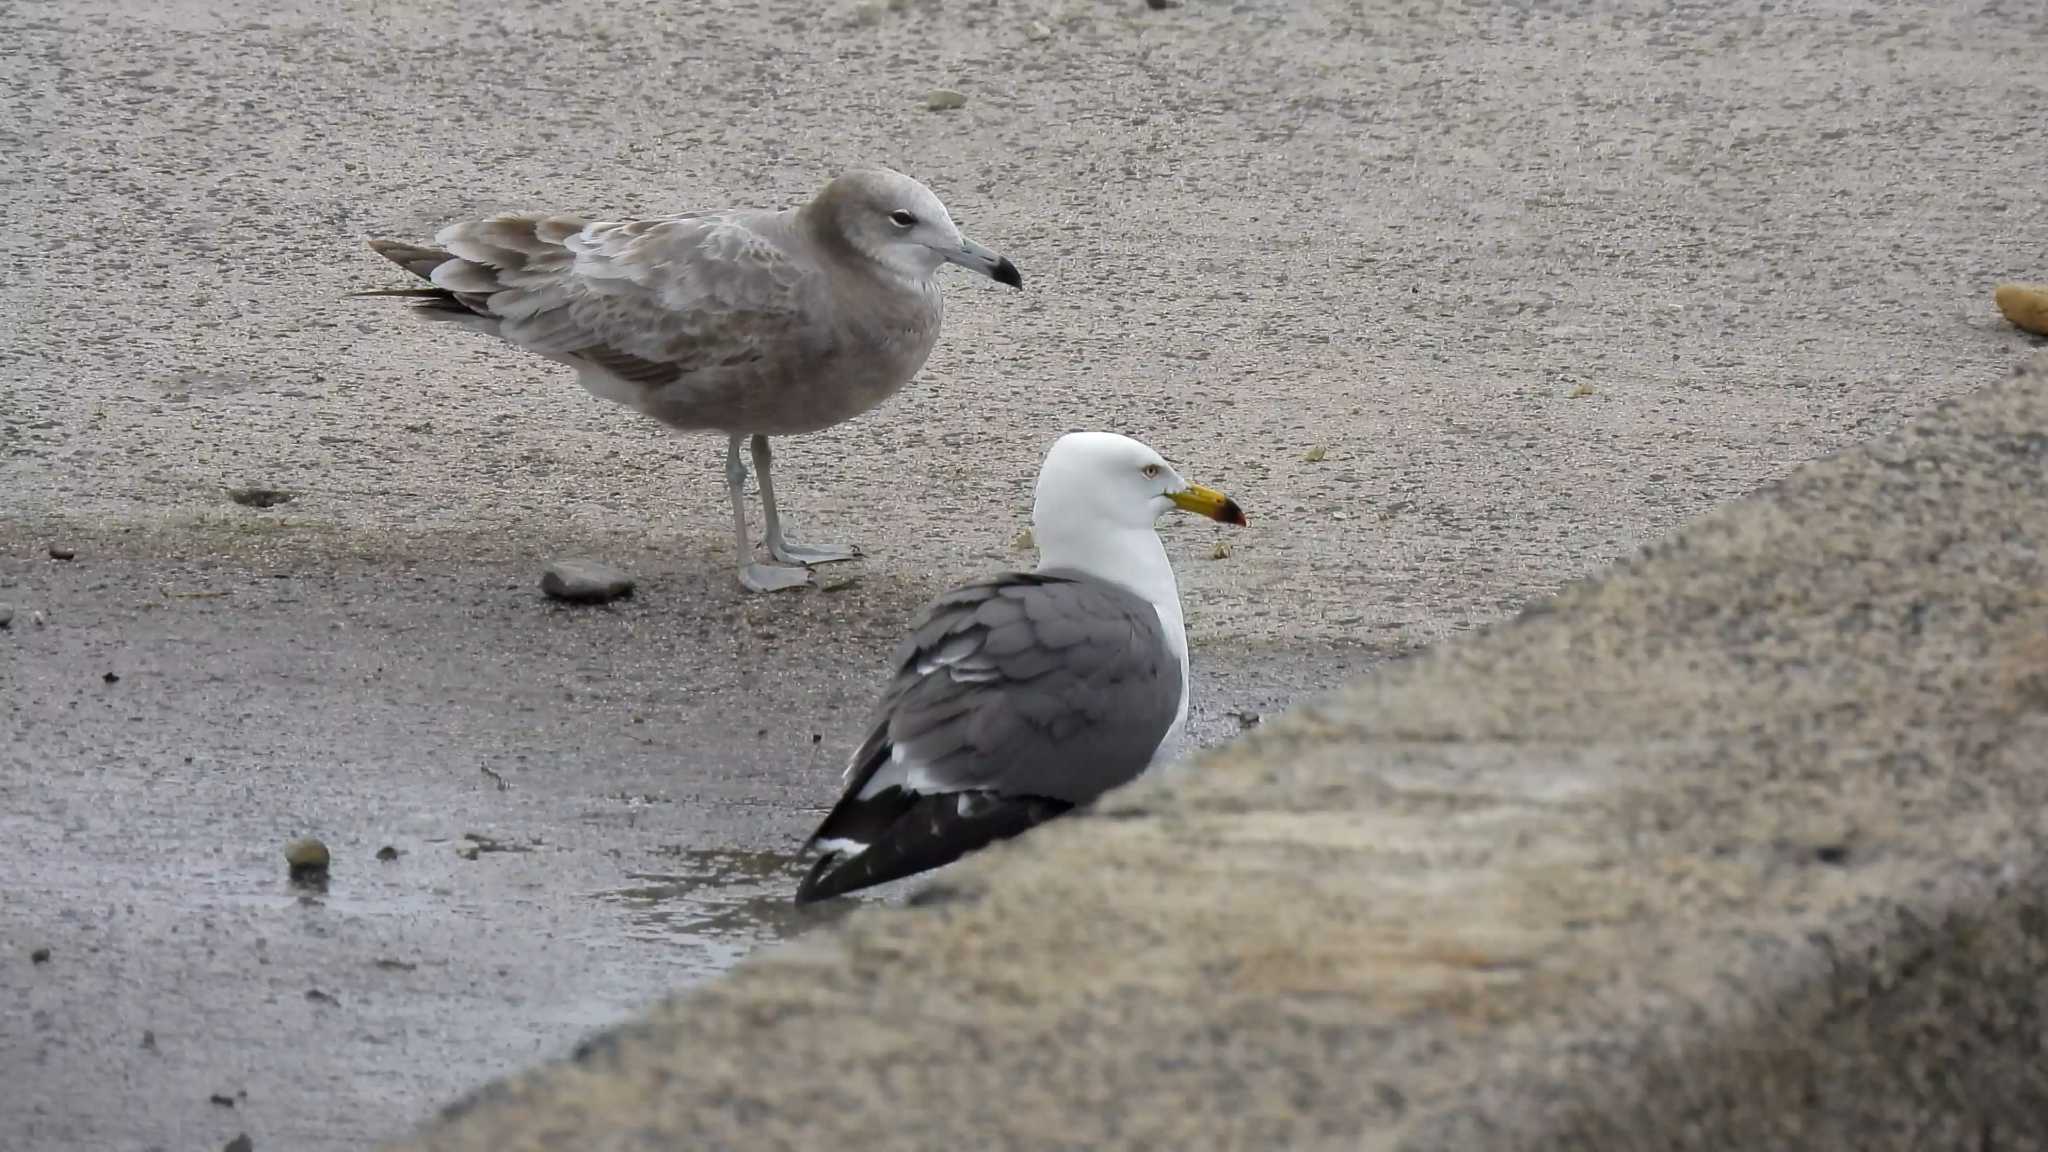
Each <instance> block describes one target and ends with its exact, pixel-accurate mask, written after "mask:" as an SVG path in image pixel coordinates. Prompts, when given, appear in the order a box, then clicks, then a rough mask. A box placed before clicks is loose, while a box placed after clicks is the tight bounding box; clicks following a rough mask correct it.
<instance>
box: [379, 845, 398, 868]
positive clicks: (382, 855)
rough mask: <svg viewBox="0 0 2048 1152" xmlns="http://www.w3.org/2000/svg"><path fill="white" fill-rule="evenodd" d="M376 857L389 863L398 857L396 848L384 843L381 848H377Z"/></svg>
mask: <svg viewBox="0 0 2048 1152" xmlns="http://www.w3.org/2000/svg"><path fill="white" fill-rule="evenodd" d="M377 859H378V860H379V861H380V862H382V863H385V864H389V863H391V862H392V861H393V860H396V859H398V849H396V848H393V847H392V846H391V845H389V844H386V845H385V846H383V847H382V848H379V849H377Z"/></svg>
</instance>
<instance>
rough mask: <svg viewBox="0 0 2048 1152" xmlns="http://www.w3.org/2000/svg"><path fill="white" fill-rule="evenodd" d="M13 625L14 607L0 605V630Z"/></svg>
mask: <svg viewBox="0 0 2048 1152" xmlns="http://www.w3.org/2000/svg"><path fill="white" fill-rule="evenodd" d="M12 623H14V605H12V604H0V628H5V627H7V626H8V625H9V624H12Z"/></svg>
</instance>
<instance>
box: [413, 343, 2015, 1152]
mask: <svg viewBox="0 0 2048 1152" xmlns="http://www.w3.org/2000/svg"><path fill="white" fill-rule="evenodd" d="M2044 763H2048V357H2042V358H2040V359H2037V360H2036V362H2035V367H2034V369H2033V371H2032V372H2031V374H2030V375H2027V376H2025V377H2023V378H2021V379H2018V380H2012V381H2008V382H2006V383H2004V384H2002V385H1999V386H1995V387H1992V388H1988V389H1986V390H1984V391H1981V392H1978V393H1975V394H1973V395H1969V396H1966V397H1965V398H1963V399H1961V400H1959V401H1956V402H1953V403H1951V404H1949V405H1948V406H1946V407H1944V408H1942V409H1940V410H1938V411H1937V412H1935V413H1933V414H1932V415H1929V416H1926V417H1923V418H1921V419H1919V420H1917V421H1915V422H1913V423H1911V424H1909V425H1908V426H1906V427H1905V428H1904V429H1903V430H1902V431H1901V432H1899V433H1897V434H1896V435H1893V436H1891V437H1889V438H1887V439H1885V440H1883V441H1880V442H1877V443H1875V444H1873V445H1871V446H1869V447H1867V448H1863V449H1857V450H1852V451H1849V452H1846V453H1844V454H1842V455H1840V456H1837V457H1835V458H1833V459H1829V460H1826V461H1823V462H1821V463H1818V464H1814V465H1812V466H1809V467H1807V468H1805V469H1803V470H1801V471H1799V472H1797V473H1795V474H1794V475H1792V476H1791V477H1789V478H1787V479H1786V480H1784V481H1783V482H1781V483H1780V484H1778V485H1776V486H1775V487H1773V488H1771V489H1768V490H1766V491H1765V492H1763V493H1762V494H1760V495H1759V496H1757V497H1755V498H1753V499H1751V500H1748V501H1745V502H1741V503H1738V504H1736V505H1732V506H1730V507H1727V508H1725V509H1723V510H1720V511H1717V512H1714V513H1712V514H1709V515H1707V516H1705V517H1704V518H1702V519H1700V520H1698V521H1696V522H1694V523H1693V524H1692V525H1691V526H1689V527H1688V528H1686V529H1684V530H1683V531H1681V532H1679V533H1678V534H1676V535H1675V536H1673V537H1671V538H1669V539H1667V540H1666V541H1664V542H1661V543H1659V544H1656V545H1653V546H1652V547H1650V548H1648V549H1646V550H1644V551H1643V552H1642V553H1641V554H1639V555H1638V556H1636V557H1634V558H1633V559H1630V560H1628V561H1625V562H1623V563H1622V564H1620V565H1619V566H1617V567H1616V569H1615V570H1613V571H1612V572H1610V573H1608V574H1606V575H1605V576H1603V577H1601V578H1598V579H1595V580H1591V581H1587V582H1584V583H1580V584H1577V585H1574V586H1571V587H1568V588H1567V589H1566V590H1565V591H1564V592H1562V593H1561V594H1559V595H1558V596H1556V597H1555V598H1554V599H1552V600H1549V601H1547V602H1543V603H1540V604H1538V605H1537V606H1535V607H1533V608H1531V609H1529V610H1528V611H1526V612H1524V613H1523V614H1522V615H1521V616H1520V617H1519V618H1517V619H1514V620H1512V621H1510V622H1508V623H1505V624H1502V625H1499V626H1496V627H1492V628H1488V629H1484V630H1482V631H1479V632H1476V633H1472V634H1469V635H1467V636H1465V637H1463V638H1461V639H1458V640H1456V641H1453V642H1450V643H1447V644H1444V645H1442V646H1440V647H1438V648H1436V649H1433V650H1431V651H1430V652H1428V653H1426V654H1424V655H1422V656H1420V657H1417V658H1414V659H1410V660H1405V661H1398V662H1395V663H1392V664H1388V665H1385V666H1383V667H1382V668H1381V669H1380V670H1379V671H1378V672H1377V673H1376V674H1375V675H1372V676H1370V677H1368V678H1367V679H1365V680H1363V681H1361V682H1359V683H1356V684H1354V685H1352V686H1350V687H1348V688H1345V689H1343V690H1341V691H1338V692H1336V693H1334V694H1331V695H1329V696H1327V697H1325V698H1323V699H1320V700H1318V701H1316V702H1314V703H1312V704H1308V705H1305V706H1302V707H1299V708H1296V709H1294V710H1293V711H1292V712H1290V713H1288V714H1286V715H1284V716H1281V717H1278V718H1275V719H1272V720H1269V721H1268V722H1266V723H1265V724H1263V725H1261V726H1260V727H1259V728H1258V729H1257V730H1256V731H1255V732H1253V733H1251V734H1249V735H1248V736H1247V737H1245V738H1244V739H1241V740H1240V741H1238V742H1237V743H1235V744H1233V745H1229V746H1227V747H1224V748H1221V749H1218V750H1215V751H1213V752H1211V753H1208V754H1205V755H1203V756H1201V757H1199V758H1198V759H1197V760H1196V762H1195V763H1194V764H1193V765H1192V766H1191V768H1190V769H1189V770H1187V771H1182V772H1175V773H1170V774H1165V775H1163V776H1161V775H1156V774H1155V776H1154V777H1151V778H1148V779H1147V780H1146V781H1143V782H1141V783H1140V784H1138V785H1136V786H1133V787H1131V788H1129V789H1126V790H1124V791H1123V792H1120V793H1115V794H1112V796H1110V797H1109V798H1107V799H1106V800H1105V802H1104V803H1103V804H1102V805H1101V806H1100V807H1099V808H1098V810H1096V811H1094V812H1092V813H1082V814H1077V815H1075V816H1073V817H1070V818H1067V819H1065V820H1063V821H1059V822H1055V823H1053V824H1048V825H1046V826H1044V827H1042V828H1040V829H1037V830H1035V831H1033V832H1032V833H1030V834H1028V835H1026V836H1024V837H1022V838H1020V839H1018V840H1015V841H1012V842H1010V843H1008V844H1006V845H1003V846H1001V847H998V848H995V849H992V850H989V851H985V852H983V853H980V854H978V855H976V856H973V857H970V858H968V859H967V860H965V861H963V862H961V863H960V864H958V865H956V866H954V867H952V868H949V869H947V870H946V871H945V872H942V873H940V874H938V876H937V878H936V879H935V881H934V882H933V883H932V884H931V885H930V886H928V887H927V888H926V889H925V890H924V891H923V892H922V893H921V894H920V896H919V897H917V898H916V899H914V900H913V904H914V907H911V908H907V909H871V910H863V911H861V912H858V913H856V914H855V915H853V916H851V917H849V918H848V919H847V920H846V921H844V922H842V925H841V926H838V927H834V928H829V929H824V930H821V931H818V932H816V933H814V934H813V935H811V936H809V937H807V938H806V939H804V940H802V941H801V942H799V943H797V944H795V945H793V946H790V947H785V948H783V949H781V950H779V951H777V952H774V953H771V954H769V955H767V956H766V957H764V958H761V959H758V960H756V961H754V962H752V963H749V964H746V965H743V966H742V967H741V968H739V969H738V970H736V971H735V972H734V973H732V974H731V975H729V976H728V977H726V978H725V979H722V980H720V981H717V982H715V983H713V984H711V985H709V986H706V987H703V988H701V989H700V990H697V991H695V992H693V993H691V994H688V995H685V996H683V997H681V998H678V999H675V1000H672V1001H670V1002H668V1003H666V1004H664V1005H662V1006H660V1007H658V1008H656V1009H654V1010H653V1011H651V1012H649V1013H647V1014H645V1015H644V1016H642V1017H641V1018H639V1019H638V1020H636V1021H634V1022H632V1023H630V1024H628V1025H626V1026H624V1027H621V1028H618V1029H616V1030H614V1031H612V1032H610V1033H608V1034H606V1035H604V1036H602V1037H599V1038H597V1039H596V1040H594V1041H592V1042H591V1043H588V1044H586V1045H584V1046H583V1047H582V1048H581V1049H579V1052H578V1055H577V1057H576V1058H574V1059H573V1060H571V1061H569V1062H566V1063H562V1064H557V1065H553V1066H551V1067H546V1068H543V1069H540V1070H538V1071H536V1072H533V1073H530V1074H527V1075H524V1076H520V1077H517V1078H514V1079H511V1080H508V1081H504V1082H501V1083H499V1084H497V1085H494V1086H492V1087H489V1088H487V1089H485V1090H483V1091H482V1092H480V1093H478V1094H476V1095H475V1096H474V1097H472V1098H471V1099H469V1100H467V1101H465V1102H464V1103H463V1104H462V1105H460V1106H458V1107H456V1108H454V1109H451V1110H450V1111H449V1112H448V1113H447V1114H446V1115H445V1116H444V1117H443V1118H442V1119H441V1120H440V1121H439V1122H437V1123H435V1124H434V1125H432V1126H431V1127H430V1128H429V1129H428V1130H427V1131H426V1132H425V1133H424V1134H423V1135H422V1136H421V1138H420V1139H419V1140H418V1142H416V1143H413V1144H410V1145H406V1147H408V1148H410V1149H414V1150H416V1152H426V1150H429V1149H432V1150H436V1152H457V1150H481V1149H493V1150H498V1152H517V1150H523V1149H543V1148H545V1149H567V1148H596V1147H619V1148H624V1147H628V1146H630V1147H636V1148H637V1147H647V1148H652V1147H690V1148H703V1149H728V1148H748V1149H795V1148H854V1147H888V1148H891V1149H957V1148H977V1149H1038V1148H1047V1147H1075V1148H1082V1147H1085V1148H1091V1149H1136V1148H1289V1149H1360V1148H1376V1149H1394V1148H1400V1149H1432V1150H1434V1149H1441V1150H1445V1152H1450V1150H1457V1152H1490V1150H1506V1149H1517V1150H1523V1149H1528V1150H1534V1149H1557V1150H1559V1152H1562V1150H1564V1149H1592V1150H1595V1152H1600V1150H1614V1152H1618V1150H1621V1149H1653V1148H1654V1149H1666V1148H1669V1149H1679V1148H1698V1149H1709V1148H1715V1149H1718V1148H1775V1147H1801V1148H1815V1149H1834V1148H1857V1149H1884V1150H1898V1152H1904V1150H1906V1149H1927V1148H1964V1147H1967V1148H1981V1147H1997V1148H2002V1149H2017V1148H2028V1149H2040V1148H2043V1147H2048V1134H2044V1132H2043V1130H2042V1128H2041V1126H2040V1123H2039V1120H2040V1117H2041V1116H2043V1115H2048V1054H2044V1051H2043V1049H2042V1047H2041V1044H2040V1035H2041V1015H2040V1011H2041V1009H2040V1004H2041V997H2042V983H2041V981H2042V975H2041V974H2042V973H2043V972H2044V971H2048V823H2044V822H2043V820H2042V818H2041V814H2042V813H2043V812H2044V811H2048V773H2044V772H2043V771H2042V765H2043V764H2044ZM906 1099H909V1100H914V1101H916V1106H915V1107H905V1106H904V1103H903V1102H904V1101H905V1100H906ZM992 1102H997V1103H992Z"/></svg>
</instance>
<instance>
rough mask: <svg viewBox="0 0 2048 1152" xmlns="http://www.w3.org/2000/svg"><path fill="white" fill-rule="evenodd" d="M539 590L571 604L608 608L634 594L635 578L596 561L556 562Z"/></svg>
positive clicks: (548, 570)
mask: <svg viewBox="0 0 2048 1152" xmlns="http://www.w3.org/2000/svg"><path fill="white" fill-rule="evenodd" d="M540 590H541V591H542V592H545V593H547V594H548V596H549V598H550V599H554V600H563V601H567V602H568V603H571V604H608V603H610V602H612V601H613V600H617V599H619V598H620V597H622V596H631V595H632V594H633V578H632V577H631V576H628V575H626V574H625V573H624V572H621V571H619V570H618V569H617V568H614V567H612V566H611V565H609V564H600V563H598V562H597V561H595V560H557V561H555V562H554V563H552V564H549V565H548V566H547V569H546V571H544V572H542V573H541V575H540Z"/></svg>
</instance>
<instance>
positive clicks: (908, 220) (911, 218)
mask: <svg viewBox="0 0 2048 1152" xmlns="http://www.w3.org/2000/svg"><path fill="white" fill-rule="evenodd" d="M889 219H891V220H894V221H895V222H896V226H897V227H898V228H915V227H917V215H916V214H915V213H913V212H911V211H910V210H908V209H905V208H898V209H897V210H895V211H894V212H891V213H889Z"/></svg>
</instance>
